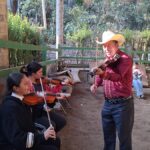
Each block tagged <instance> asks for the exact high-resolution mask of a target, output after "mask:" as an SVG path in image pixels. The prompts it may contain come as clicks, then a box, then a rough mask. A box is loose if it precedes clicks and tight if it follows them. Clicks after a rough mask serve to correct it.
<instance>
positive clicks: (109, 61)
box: [89, 54, 120, 77]
mask: <svg viewBox="0 0 150 150" xmlns="http://www.w3.org/2000/svg"><path fill="white" fill-rule="evenodd" d="M119 58H120V55H118V54H115V55H114V57H113V58H112V59H110V60H109V59H108V60H106V61H105V62H104V63H103V64H101V65H100V66H98V67H97V68H100V69H102V70H103V71H105V70H106V67H107V66H109V65H110V64H113V63H114V62H116V61H118V59H119ZM97 68H96V69H94V70H93V71H91V72H89V74H90V75H91V77H93V76H94V75H96V71H97Z"/></svg>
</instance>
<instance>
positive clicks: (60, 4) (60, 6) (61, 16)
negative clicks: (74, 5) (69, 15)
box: [56, 0, 64, 48]
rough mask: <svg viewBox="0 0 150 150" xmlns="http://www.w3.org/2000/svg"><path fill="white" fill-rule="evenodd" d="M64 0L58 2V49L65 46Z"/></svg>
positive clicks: (57, 0)
mask: <svg viewBox="0 0 150 150" xmlns="http://www.w3.org/2000/svg"><path fill="white" fill-rule="evenodd" d="M63 20H64V0H56V48H58V46H59V45H60V44H63V27H64V25H63Z"/></svg>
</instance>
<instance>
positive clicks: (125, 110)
mask: <svg viewBox="0 0 150 150" xmlns="http://www.w3.org/2000/svg"><path fill="white" fill-rule="evenodd" d="M133 122H134V104H133V98H131V99H129V100H127V101H125V102H123V103H119V104H112V103H110V102H107V101H105V103H104V106H103V109H102V125H103V133H104V150H115V147H116V132H117V134H118V138H119V143H120V150H132V140H131V139H132V128H133Z"/></svg>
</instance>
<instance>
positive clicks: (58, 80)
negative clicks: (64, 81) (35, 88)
mask: <svg viewBox="0 0 150 150" xmlns="http://www.w3.org/2000/svg"><path fill="white" fill-rule="evenodd" d="M41 79H42V84H50V83H51V84H55V85H60V84H61V80H60V79H49V78H46V77H42V78H41ZM36 83H37V84H40V80H39V79H37V80H36Z"/></svg>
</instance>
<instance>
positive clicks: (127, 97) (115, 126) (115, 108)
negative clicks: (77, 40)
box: [91, 31, 134, 150]
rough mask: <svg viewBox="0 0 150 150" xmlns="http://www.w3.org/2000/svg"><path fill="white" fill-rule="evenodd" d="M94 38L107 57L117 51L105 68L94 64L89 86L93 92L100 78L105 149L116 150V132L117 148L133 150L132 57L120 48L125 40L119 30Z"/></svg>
mask: <svg viewBox="0 0 150 150" xmlns="http://www.w3.org/2000/svg"><path fill="white" fill-rule="evenodd" d="M96 42H97V43H98V44H101V45H102V46H103V50H104V53H105V56H106V61H108V60H112V59H113V58H114V56H115V55H116V54H117V55H119V58H118V59H117V60H115V61H112V63H109V64H107V65H105V68H101V67H100V66H99V67H97V68H96V78H95V83H94V84H93V85H92V86H91V91H92V92H94V93H95V92H96V89H97V88H98V86H100V85H101V84H102V82H103V87H104V97H105V102H104V106H103V109H102V113H101V115H102V125H103V133H104V150H115V145H116V132H117V134H118V138H119V142H120V150H132V141H131V137H132V128H133V122H134V104H133V98H132V59H131V57H130V56H128V55H127V54H126V53H124V52H122V51H121V50H120V49H119V46H121V45H122V44H123V43H124V42H125V39H124V36H123V35H121V34H115V33H113V32H112V31H105V32H104V33H103V35H102V42H99V41H96ZM106 61H105V62H106ZM110 62H111V61H110Z"/></svg>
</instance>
